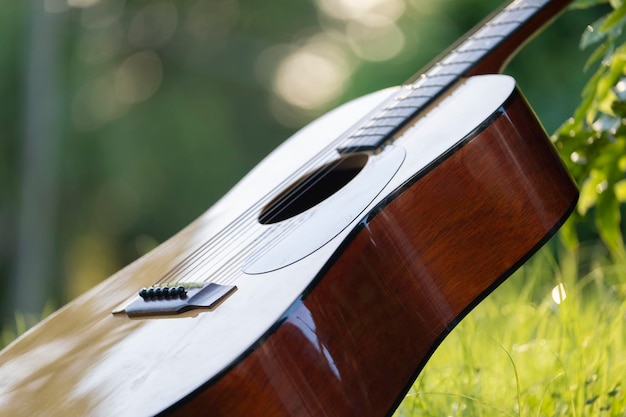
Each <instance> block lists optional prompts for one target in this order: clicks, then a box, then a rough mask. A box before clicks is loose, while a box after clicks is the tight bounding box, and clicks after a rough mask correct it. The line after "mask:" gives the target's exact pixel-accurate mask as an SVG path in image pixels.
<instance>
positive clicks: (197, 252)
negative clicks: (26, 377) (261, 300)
mask: <svg viewBox="0 0 626 417" xmlns="http://www.w3.org/2000/svg"><path fill="white" fill-rule="evenodd" d="M486 50H488V49H486ZM486 50H485V51H486ZM459 75H461V74H459ZM400 91H401V90H400ZM386 103H387V102H386V101H385V102H384V103H383V105H381V106H378V107H377V108H376V109H375V112H374V113H380V109H381V108H384V104H386ZM372 119H375V118H368V120H372ZM354 126H355V127H354V128H352V129H349V130H348V132H353V131H357V130H359V128H360V126H361V124H359V123H357V124H355V125H354ZM348 132H346V133H348ZM346 136H347V137H348V139H350V136H351V135H350V134H345V135H342V136H340V137H339V138H338V140H335V141H333V142H331V143H330V144H329V146H328V147H327V148H332V150H333V155H334V150H335V149H336V148H337V145H336V143H341V142H340V141H341V140H342V139H343V138H345V137H346ZM321 153H325V152H324V151H321V152H320V154H321ZM318 155H319V154H318ZM318 159H319V158H314V159H312V160H310V161H309V163H307V164H305V166H304V167H307V168H308V166H313V165H315V164H319V162H318ZM299 171H300V170H298V171H297V172H296V174H295V175H292V177H296V178H297V177H298V174H299ZM302 171H303V172H304V171H305V169H303V170H302ZM321 178H323V176H322V177H320V179H319V180H321ZM291 181H292V180H291V178H288V179H287V180H286V181H284V182H286V183H290V182H291ZM277 188H278V189H280V187H277ZM304 192H306V191H304ZM273 194H274V193H269V194H268V195H267V196H266V197H267V198H265V199H262V200H260V201H259V204H255V205H254V206H253V207H252V208H255V209H258V208H259V207H258V206H259V205H262V204H260V203H264V202H266V201H265V200H269V197H270V196H272V195H273ZM274 198H275V197H274ZM251 211H256V210H251ZM280 211H282V210H280ZM245 214H247V213H245V212H244V213H243V214H242V215H241V216H240V217H239V218H238V219H237V220H239V219H246V215H245ZM254 220H255V222H256V218H255V219H254ZM236 223H237V222H236V221H235V222H233V223H231V225H230V226H235V225H236ZM227 229H235V227H228V226H227V227H226V228H225V229H224V230H227ZM218 235H219V233H218ZM215 237H217V235H216V236H215ZM215 237H214V238H215ZM279 237H280V236H279ZM214 238H212V239H210V240H209V241H207V242H206V244H209V243H210V242H211V241H213V242H215V243H221V242H223V240H221V239H214ZM203 246H204V245H203ZM204 249H205V250H196V251H194V253H193V255H195V256H192V259H193V258H194V257H202V256H201V255H202V254H203V253H204V252H206V248H204ZM226 257H228V256H226ZM231 259H232V258H231ZM187 261H189V260H187ZM185 264H186V262H185V260H183V261H182V262H181V263H180V264H179V265H180V266H185ZM189 264H193V262H189ZM218 264H219V263H218ZM201 265H202V264H201V263H199V264H198V265H196V268H197V267H199V266H201ZM192 271H193V270H192ZM171 272H172V273H170V274H166V275H165V276H164V277H163V280H165V281H166V280H167V278H168V277H169V276H172V275H178V274H177V273H176V272H177V271H176V268H174V269H173V270H172V271H171Z"/></svg>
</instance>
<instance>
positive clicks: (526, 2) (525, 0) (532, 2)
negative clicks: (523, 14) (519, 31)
mask: <svg viewBox="0 0 626 417" xmlns="http://www.w3.org/2000/svg"><path fill="white" fill-rule="evenodd" d="M549 2H550V0H516V1H514V2H513V3H511V4H510V5H509V6H508V7H515V6H518V5H522V6H524V7H537V8H539V7H543V6H545V5H546V4H548V3H549Z"/></svg>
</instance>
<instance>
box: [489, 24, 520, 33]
mask: <svg viewBox="0 0 626 417" xmlns="http://www.w3.org/2000/svg"><path fill="white" fill-rule="evenodd" d="M519 27H520V24H519V23H517V22H512V23H502V24H501V25H491V24H489V23H487V26H485V27H484V28H483V29H481V30H483V31H484V32H483V33H484V34H486V35H490V36H491V35H499V36H508V35H510V34H511V33H513V32H514V31H515V30H516V29H518V28H519Z"/></svg>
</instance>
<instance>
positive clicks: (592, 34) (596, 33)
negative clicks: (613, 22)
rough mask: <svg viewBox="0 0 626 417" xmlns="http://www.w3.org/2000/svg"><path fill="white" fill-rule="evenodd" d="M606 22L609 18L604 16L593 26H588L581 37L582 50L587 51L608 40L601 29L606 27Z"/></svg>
mask: <svg viewBox="0 0 626 417" xmlns="http://www.w3.org/2000/svg"><path fill="white" fill-rule="evenodd" d="M606 20H607V17H606V16H604V17H601V18H600V19H598V20H596V21H595V22H593V23H592V24H590V25H587V27H586V28H585V31H584V32H583V34H582V36H581V37H580V49H587V47H588V46H590V45H593V44H596V43H598V42H600V41H602V40H604V38H606V35H607V34H606V33H604V32H601V31H600V28H601V27H602V26H604V23H605V22H606Z"/></svg>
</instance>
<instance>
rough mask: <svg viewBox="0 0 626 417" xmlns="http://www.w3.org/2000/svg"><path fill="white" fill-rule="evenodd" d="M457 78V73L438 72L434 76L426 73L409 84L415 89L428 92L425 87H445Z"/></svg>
mask: <svg viewBox="0 0 626 417" xmlns="http://www.w3.org/2000/svg"><path fill="white" fill-rule="evenodd" d="M457 78H458V74H452V75H450V74H439V75H436V76H431V75H430V73H426V74H424V75H423V76H422V77H420V78H419V79H418V80H417V81H415V82H414V83H413V84H411V86H412V87H413V88H414V89H416V90H420V91H421V92H422V93H424V94H428V92H426V91H425V89H427V88H428V89H432V88H441V87H447V86H449V85H450V84H451V83H452V82H454V81H455V80H456V79H457ZM437 92H438V91H437Z"/></svg>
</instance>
